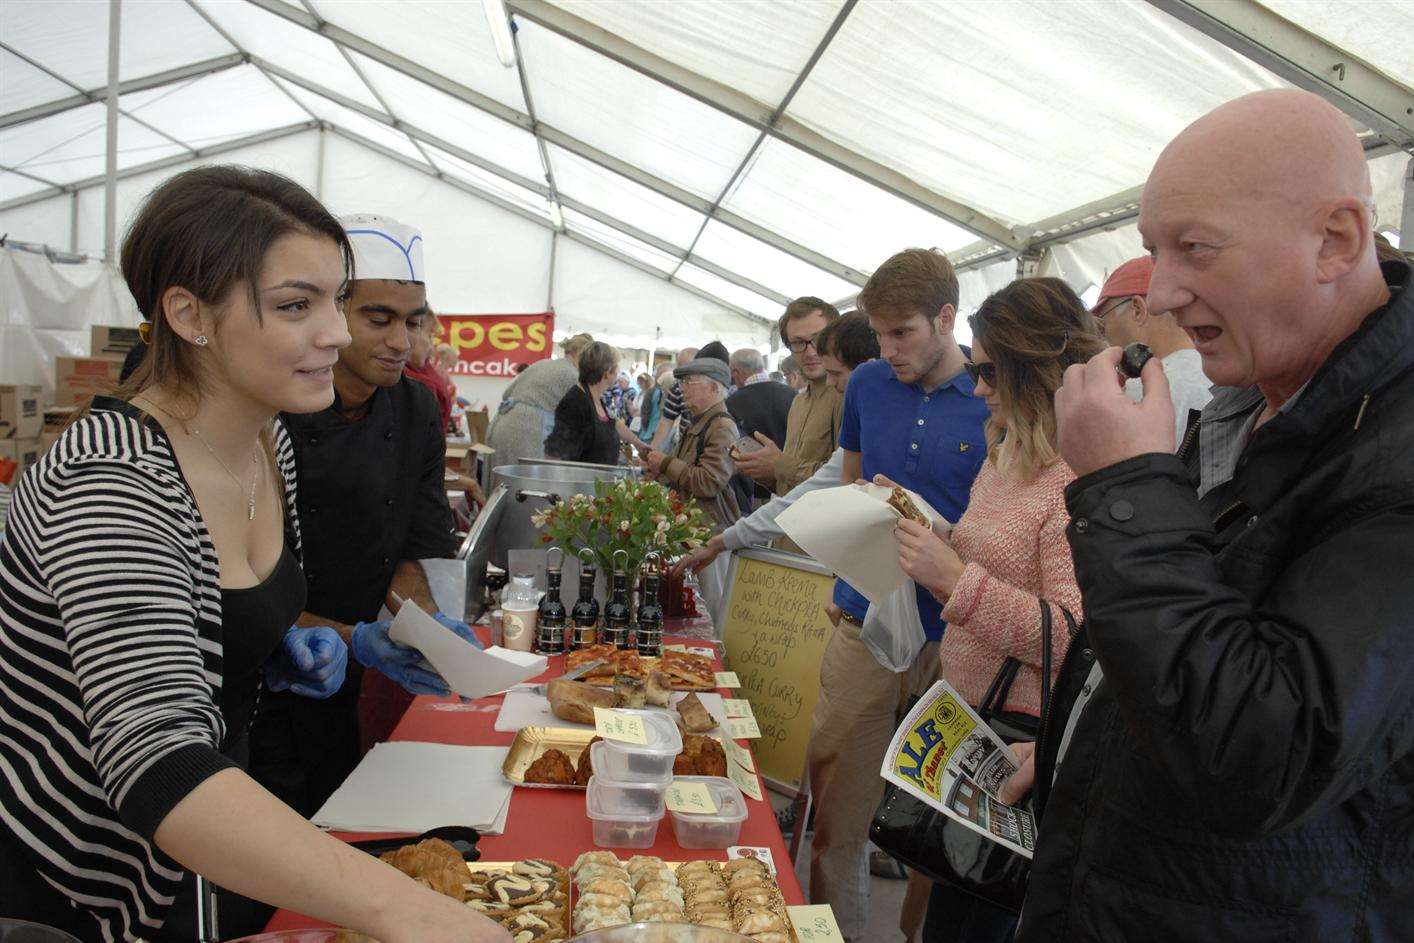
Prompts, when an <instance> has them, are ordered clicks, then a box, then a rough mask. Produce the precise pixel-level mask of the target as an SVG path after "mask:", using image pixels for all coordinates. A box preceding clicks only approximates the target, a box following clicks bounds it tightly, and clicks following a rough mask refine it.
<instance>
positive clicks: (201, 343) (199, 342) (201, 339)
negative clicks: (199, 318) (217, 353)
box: [196, 334, 207, 347]
mask: <svg viewBox="0 0 1414 943" xmlns="http://www.w3.org/2000/svg"><path fill="white" fill-rule="evenodd" d="M206 343H207V341H206V335H205V334H198V335H196V346H198V347H205V346H206Z"/></svg>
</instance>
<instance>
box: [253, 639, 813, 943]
mask: <svg viewBox="0 0 1414 943" xmlns="http://www.w3.org/2000/svg"><path fill="white" fill-rule="evenodd" d="M668 641H675V642H681V643H686V644H702V643H701V642H697V641H696V640H693V639H681V638H679V639H669V640H668ZM563 661H564V659H563V658H561V657H554V658H551V659H550V668H549V670H548V671H546V672H545V674H544V675H542V676H541V677H539V678H537V679H535V680H537V681H543V680H546V679H548V678H554V677H557V676H559V675H561V674H563V673H564V668H563V664H562V663H563ZM719 667H720V666H719ZM722 693H724V694H726V695H727V696H732V695H733V694H734V693H735V692H730V691H724V692H722ZM503 699H504V698H503V697H502V696H501V695H496V696H494V697H487V698H481V699H479V700H477V701H474V702H472V703H471V704H466V705H459V707H460V708H461V709H459V710H447V709H445V708H446V706H449V705H451V704H453V703H455V702H454V701H453V700H452V699H447V698H431V697H419V698H418V699H417V700H415V701H414V702H413V704H412V706H411V707H410V708H408V711H407V713H406V714H405V715H404V716H403V719H402V722H401V723H399V724H398V726H397V729H395V730H394V731H393V735H392V736H391V737H390V738H389V739H390V740H417V741H422V742H428V743H456V744H465V745H468V746H510V744H511V741H512V740H514V739H515V734H511V733H501V732H499V731H497V730H496V729H494V728H495V723H496V715H497V713H499V712H500V710H501V701H502V700H503ZM439 704H440V705H443V706H442V707H440V708H439V707H438V706H437V705H439ZM739 742H740V743H743V744H745V745H747V746H750V743H751V741H749V740H743V741H739ZM757 782H758V783H760V778H759V774H758V779H757ZM761 788H762V790H763V791H762V795H763V796H764V795H765V792H764V790H765V786H764V784H762V785H761ZM746 804H747V808H748V815H747V819H746V821H745V822H743V823H742V826H741V838H740V839H738V842H737V843H738V844H741V845H757V846H765V847H767V848H770V849H771V855H772V857H773V858H774V859H775V862H776V872H777V873H776V880H777V882H778V883H779V884H780V887H781V893H782V894H783V895H784V896H785V899H786V903H787V904H803V903H805V898H804V896H803V895H802V893H801V890H800V882H799V881H797V880H796V877H795V869H794V868H793V867H792V866H791V861H790V857H789V853H788V852H787V850H786V846H785V841H784V840H783V839H782V838H781V830H780V828H779V827H777V825H776V818H775V815H774V814H773V813H772V811H771V803H770V802H769V801H768V800H765V799H763V800H762V801H761V802H757V801H755V800H753V799H750V798H748V799H747V800H746ZM447 824H449V825H453V824H456V823H453V822H449V823H447ZM331 834H333V835H334V836H335V837H336V838H341V839H343V840H345V841H358V840H360V839H364V838H374V837H386V836H373V835H365V834H358V833H352V832H333V833H331ZM477 847H478V848H479V849H480V850H481V860H482V861H512V860H516V859H519V858H550V859H552V860H554V861H558V862H560V863H561V864H563V865H565V866H567V867H568V866H569V865H571V864H573V863H574V859H575V858H576V857H578V856H579V854H580V853H581V852H585V851H592V850H594V849H595V848H596V846H595V844H594V837H593V832H592V830H591V828H590V823H589V819H588V817H586V816H585V814H584V792H583V790H568V789H567V790H555V789H517V790H515V792H514V794H513V795H512V796H511V808H510V813H509V815H508V817H507V820H506V831H505V833H504V834H502V835H487V836H484V837H483V838H482V839H481V841H480V842H479V843H478V845H477ZM609 850H611V851H614V852H615V853H616V854H618V855H619V856H620V857H621V858H628V857H629V856H631V855H635V854H653V855H657V856H659V857H660V858H663V859H664V860H667V861H684V860H688V859H692V858H717V859H720V860H726V857H727V853H726V852H725V851H703V850H696V849H694V850H685V849H683V848H680V847H678V844H677V841H676V839H675V838H674V837H673V826H672V822H671V821H670V816H667V815H665V816H664V817H663V822H662V824H661V825H660V826H659V828H658V840H657V843H656V844H654V846H653V847H652V848H651V849H647V850H645V851H634V850H630V849H626V848H620V849H609ZM319 926H326V924H322V923H320V922H318V921H316V920H313V919H311V918H309V917H304V916H301V915H300V914H296V913H293V912H290V911H286V910H281V911H279V912H277V913H276V914H275V916H274V917H273V918H272V919H271V920H270V923H269V925H268V926H267V928H266V929H268V930H290V929H297V928H304V927H319Z"/></svg>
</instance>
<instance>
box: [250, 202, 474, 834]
mask: <svg viewBox="0 0 1414 943" xmlns="http://www.w3.org/2000/svg"><path fill="white" fill-rule="evenodd" d="M340 222H341V223H343V225H344V231H345V232H346V233H347V234H348V237H349V242H350V243H351V244H352V246H353V256H354V257H353V281H351V282H350V283H349V286H348V294H347V300H346V301H345V303H344V314H345V316H346V317H347V319H348V328H349V334H350V335H351V336H352V337H353V343H351V344H349V346H347V347H345V348H344V349H343V350H341V351H340V352H339V362H338V363H337V364H336V365H335V367H334V394H335V395H334V404H333V406H331V407H330V408H329V409H326V410H324V411H323V412H321V413H313V414H309V415H302V416H297V415H284V416H282V417H281V418H282V419H283V421H284V423H285V425H286V427H287V428H288V429H289V431H290V438H291V440H292V441H293V443H294V451H295V464H296V469H297V473H298V479H299V500H298V508H299V525H300V532H301V536H302V539H303V549H304V572H305V579H306V581H307V583H308V585H309V599H308V603H307V604H306V609H307V611H306V612H305V613H304V614H303V615H302V616H301V618H300V624H302V625H331V626H333V627H334V629H335V630H337V631H338V632H339V634H340V635H342V636H343V637H344V639H345V641H347V642H348V643H349V649H350V651H351V652H352V654H353V655H354V659H355V660H356V661H357V663H358V664H357V665H355V664H353V663H352V662H351V663H350V665H349V671H348V676H347V678H346V680H345V683H344V686H343V688H342V689H340V690H339V692H338V693H336V694H334V695H333V696H332V697H330V698H328V699H327V700H324V701H316V700H311V699H310V698H307V697H298V696H292V694H291V693H290V692H282V691H274V690H270V691H267V693H266V695H265V696H264V697H263V698H262V699H261V703H260V708H259V712H258V715H257V718H256V721H255V725H254V727H253V728H252V731H251V773H252V775H254V776H255V778H256V779H257V780H259V781H260V782H261V783H262V784H263V785H264V786H265V787H266V788H267V789H269V790H270V791H271V792H273V793H275V795H277V796H279V797H280V798H281V799H283V800H284V801H285V802H287V803H289V804H290V805H291V806H293V807H294V808H295V809H297V810H299V811H300V812H302V813H304V814H305V815H307V816H309V815H313V814H314V813H315V812H316V811H317V810H318V809H319V807H320V806H321V805H322V804H323V803H324V801H325V800H326V799H327V798H328V797H329V795H330V794H331V793H333V791H334V790H335V789H336V788H337V787H338V786H339V784H340V783H342V782H343V780H344V778H345V777H346V776H347V775H348V774H349V773H350V772H351V771H352V770H353V768H354V766H356V765H357V763H358V760H359V757H360V756H361V754H362V752H363V751H362V750H361V749H360V728H359V717H360V710H359V695H360V690H361V689H364V690H365V695H366V703H365V708H368V707H370V706H371V707H372V708H373V711H372V713H373V714H374V715H377V714H379V713H380V712H381V714H382V715H384V716H385V717H386V716H387V715H389V714H392V720H391V722H390V723H386V724H385V726H386V729H383V730H376V731H371V732H370V731H365V733H371V735H372V739H384V738H386V735H387V733H389V732H391V728H392V723H396V720H397V716H400V715H401V708H403V707H405V706H406V704H407V703H408V702H409V701H410V700H411V695H412V694H446V693H447V686H446V684H445V683H444V682H443V680H442V678H441V677H439V676H438V675H437V674H436V673H435V672H433V671H432V670H431V669H430V667H429V666H428V665H427V664H426V663H425V662H424V661H423V660H422V657H421V655H420V653H418V652H417V651H416V650H415V649H410V648H404V647H402V646H400V645H397V644H396V643H394V642H392V641H390V640H389V639H388V623H387V622H379V621H376V620H377V619H378V615H379V611H380V610H381V609H382V607H383V606H384V604H385V603H386V604H387V605H388V607H389V609H390V610H393V611H396V609H397V608H398V606H400V605H401V601H402V600H407V601H408V602H409V603H410V604H415V605H419V606H421V607H422V608H424V609H426V610H427V611H428V612H429V613H434V614H435V617H436V618H437V620H438V621H439V622H441V623H442V624H443V625H444V626H446V627H447V628H448V630H449V631H452V632H455V633H457V634H458V635H461V636H462V637H464V638H468V639H471V640H474V636H473V635H472V633H471V630H470V629H469V628H467V626H466V625H465V624H464V623H462V622H460V621H458V620H456V619H454V618H449V617H448V616H445V615H443V614H442V613H440V612H438V611H437V605H436V603H435V602H434V601H433V598H432V591H431V589H430V587H429V586H428V583H427V575H426V574H425V573H424V572H423V569H422V565H421V564H420V563H419V562H418V561H419V560H423V559H427V558H437V557H445V558H450V557H452V556H454V555H455V552H456V543H455V541H454V539H453V534H452V515H451V510H450V508H449V507H448V505H447V497H446V491H445V490H444V484H443V479H442V476H443V464H444V461H445V456H446V435H445V430H444V429H443V428H441V414H440V412H439V411H438V408H437V403H436V400H435V399H434V398H433V396H432V393H431V392H429V391H428V389H427V388H426V387H425V386H423V385H421V384H420V383H417V382H415V381H413V380H412V379H410V378H407V377H404V376H403V367H404V364H406V362H407V359H408V355H409V353H410V352H411V349H412V335H413V334H414V333H415V332H417V331H419V330H422V329H423V327H424V320H425V319H426V318H430V317H432V314H431V311H430V309H429V308H428V305H427V288H426V285H425V283H424V282H425V278H424V268H423V239H422V234H421V232H419V231H418V230H417V229H416V228H414V227H412V226H408V225H406V224H404V223H400V222H398V221H397V220H395V219H390V218H389V217H386V216H377V215H371V214H359V215H356V216H346V217H343V218H341V219H340ZM364 668H372V669H376V670H375V671H368V672H367V673H365V671H364ZM389 679H391V681H392V682H396V684H389V683H388V682H389ZM390 700H391V701H392V702H393V703H392V704H391V705H389V704H388V702H389V701H390ZM364 713H365V715H367V714H368V713H369V711H368V710H365V711H364ZM375 719H376V716H375ZM380 734H381V736H380ZM365 739H368V738H365Z"/></svg>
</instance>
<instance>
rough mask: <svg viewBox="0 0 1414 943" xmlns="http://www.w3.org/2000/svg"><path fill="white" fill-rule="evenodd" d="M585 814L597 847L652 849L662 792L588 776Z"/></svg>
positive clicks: (652, 788)
mask: <svg viewBox="0 0 1414 943" xmlns="http://www.w3.org/2000/svg"><path fill="white" fill-rule="evenodd" d="M584 811H585V814H586V815H588V816H589V820H590V821H591V822H592V823H593V825H594V844H596V845H598V846H599V847H600V848H651V847H652V846H653V842H654V841H656V840H657V838H658V823H660V822H661V821H662V820H663V793H662V792H661V791H660V790H659V789H658V787H657V786H651V785H645V784H644V783H620V782H613V781H612V780H608V779H604V778H601V777H600V776H598V775H595V776H591V777H589V789H588V791H587V792H585V794H584Z"/></svg>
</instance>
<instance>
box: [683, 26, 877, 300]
mask: <svg viewBox="0 0 1414 943" xmlns="http://www.w3.org/2000/svg"><path fill="white" fill-rule="evenodd" d="M858 2H859V0H845V3H844V6H842V7H840V12H839V13H837V14H835V18H834V20H833V21H832V22H831V23H830V28H829V29H827V30H825V35H824V36H823V37H821V39H820V41H819V42H818V43H816V44H815V50H814V51H813V52H812V53H811V54H810V58H809V59H807V60H806V62H805V65H804V66H803V67H802V68H801V70H800V72H798V73H797V74H796V76H795V81H793V82H791V84H790V88H789V89H787V90H786V93H785V95H784V96H782V97H781V102H780V104H778V105H777V106H776V110H775V111H773V112H771V117H769V118H767V119H766V125H767V127H768V128H770V127H775V126H776V124H777V123H778V122H779V121H780V120H781V118H782V117H784V115H785V113H786V109H787V108H789V107H790V103H791V101H792V100H793V99H794V98H795V93H796V92H798V91H800V87H801V86H802V85H804V84H805V80H806V79H807V78H809V77H810V73H811V71H812V70H813V69H814V68H815V64H816V63H817V62H819V61H820V57H821V56H823V55H824V54H825V50H826V49H828V48H829V46H830V42H831V41H832V40H833V39H834V38H835V36H836V35H837V34H838V33H839V31H840V27H842V26H844V21H845V20H847V19H849V15H850V13H852V12H854V7H855V4H857V3H858ZM766 134H767V132H766V129H764V128H763V129H762V131H761V133H760V134H758V135H757V136H756V141H755V142H754V143H753V144H752V145H751V147H750V148H748V149H747V151H746V156H745V157H743V158H742V159H741V163H739V164H737V166H736V170H734V171H732V175H731V178H730V179H728V180H727V185H726V186H724V187H722V192H721V193H718V194H717V198H716V199H715V200H713V201H712V208H711V209H710V210H708V211H707V217H706V219H704V220H702V225H701V226H700V227H698V230H697V235H696V236H693V237H692V243H691V244H690V245H689V246H688V247H687V251H688V254H689V255H690V254H691V253H692V250H693V249H696V248H697V244H698V243H699V242H701V241H702V234H703V233H704V232H706V231H707V224H708V223H710V222H711V221H712V220H713V219H715V218H716V216H717V212H718V211H719V210H720V209H721V208H722V201H723V200H725V199H726V198H727V196H728V195H729V194H730V193H731V192H732V187H734V186H736V182H737V181H738V180H740V179H741V175H742V174H744V173H745V172H746V168H747V167H748V166H750V164H751V159H752V158H753V157H755V156H756V152H757V151H759V150H761V145H762V144H764V143H765V142H766ZM683 261H684V262H686V261H687V256H683ZM678 268H679V269H680V268H682V264H681V263H679V265H678ZM673 274H674V275H676V274H677V270H676V269H675V270H674V271H673ZM787 303H789V302H787Z"/></svg>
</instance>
